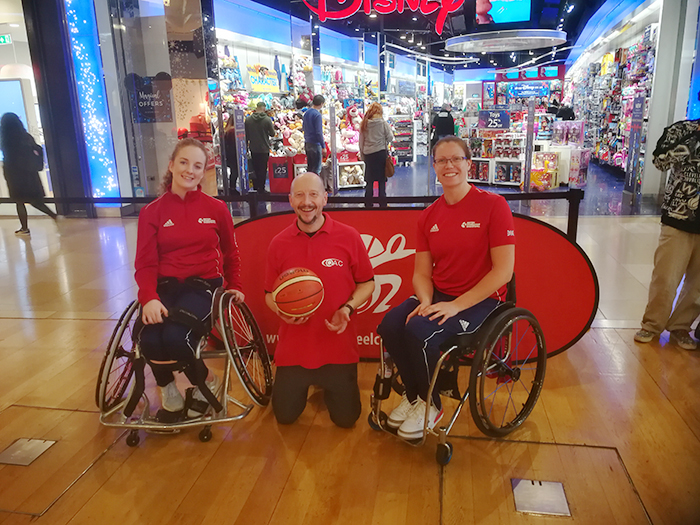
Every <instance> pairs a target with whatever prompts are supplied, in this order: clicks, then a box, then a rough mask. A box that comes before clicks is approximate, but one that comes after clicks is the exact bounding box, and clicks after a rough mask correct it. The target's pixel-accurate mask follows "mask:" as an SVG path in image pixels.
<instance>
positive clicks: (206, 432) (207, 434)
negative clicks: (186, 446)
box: [199, 426, 211, 443]
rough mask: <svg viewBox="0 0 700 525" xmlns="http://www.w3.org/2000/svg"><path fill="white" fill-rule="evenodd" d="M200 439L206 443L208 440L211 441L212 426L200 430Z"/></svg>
mask: <svg viewBox="0 0 700 525" xmlns="http://www.w3.org/2000/svg"><path fill="white" fill-rule="evenodd" d="M199 440H200V441H201V442H202V443H206V442H208V441H211V427H209V426H207V427H204V428H203V429H202V430H200V431H199Z"/></svg>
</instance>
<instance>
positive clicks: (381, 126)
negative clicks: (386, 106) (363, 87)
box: [359, 102, 394, 208]
mask: <svg viewBox="0 0 700 525" xmlns="http://www.w3.org/2000/svg"><path fill="white" fill-rule="evenodd" d="M383 112H384V110H383V109H382V105H381V104H379V103H377V102H373V103H372V104H371V105H370V107H369V109H368V110H367V112H366V113H365V116H364V118H363V119H362V124H360V144H359V146H360V157H361V159H362V160H363V161H364V162H365V167H366V169H365V182H366V184H367V186H366V187H365V206H367V207H368V208H371V207H372V196H373V194H374V183H375V181H376V182H377V185H378V186H379V190H378V192H379V206H381V207H384V206H386V176H385V174H384V173H385V169H386V159H387V157H388V156H389V151H388V150H389V145H390V144H391V143H392V142H394V133H393V132H392V131H391V126H390V125H389V123H388V122H387V121H386V120H384V117H383Z"/></svg>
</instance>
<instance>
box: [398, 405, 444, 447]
mask: <svg viewBox="0 0 700 525" xmlns="http://www.w3.org/2000/svg"><path fill="white" fill-rule="evenodd" d="M443 414H444V411H443V410H442V409H440V410H438V409H437V408H436V407H435V405H433V403H432V402H431V403H430V412H429V414H428V429H432V428H434V427H435V425H437V423H438V422H439V421H440V420H441V419H442V416H443ZM424 421H425V401H423V400H422V399H421V398H420V397H419V398H418V399H416V402H415V404H414V405H413V407H412V409H411V412H410V413H409V414H408V417H407V418H406V420H405V421H404V422H403V423H401V426H400V427H399V432H398V434H399V436H400V437H402V438H403V439H421V438H422V437H423V426H424Z"/></svg>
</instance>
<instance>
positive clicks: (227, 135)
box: [224, 115, 240, 195]
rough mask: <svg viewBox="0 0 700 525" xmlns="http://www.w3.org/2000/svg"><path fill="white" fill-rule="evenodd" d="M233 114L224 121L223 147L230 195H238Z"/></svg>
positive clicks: (236, 150)
mask: <svg viewBox="0 0 700 525" xmlns="http://www.w3.org/2000/svg"><path fill="white" fill-rule="evenodd" d="M234 120H235V119H234V118H233V115H231V116H229V118H228V121H226V129H225V131H224V148H225V149H226V165H227V166H228V170H229V178H228V183H229V192H230V194H231V195H240V192H239V191H238V189H237V187H236V186H237V185H238V149H237V148H236V128H235V126H234Z"/></svg>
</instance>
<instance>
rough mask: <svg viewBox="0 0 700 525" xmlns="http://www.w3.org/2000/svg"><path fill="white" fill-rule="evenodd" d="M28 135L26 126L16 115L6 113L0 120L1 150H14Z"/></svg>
mask: <svg viewBox="0 0 700 525" xmlns="http://www.w3.org/2000/svg"><path fill="white" fill-rule="evenodd" d="M26 134H27V130H26V129H24V124H22V121H21V120H20V119H19V117H18V116H17V115H15V114H14V113H5V114H4V115H3V116H2V118H0V149H2V151H3V152H5V151H9V150H11V149H14V148H15V147H16V146H17V144H19V143H20V141H21V140H22V139H23V138H24V136H25V135H26Z"/></svg>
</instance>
